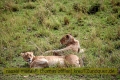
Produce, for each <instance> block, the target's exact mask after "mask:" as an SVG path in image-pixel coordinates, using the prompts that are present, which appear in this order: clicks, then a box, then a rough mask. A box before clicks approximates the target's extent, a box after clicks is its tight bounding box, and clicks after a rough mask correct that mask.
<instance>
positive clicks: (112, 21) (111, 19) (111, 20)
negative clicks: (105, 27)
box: [107, 15, 117, 25]
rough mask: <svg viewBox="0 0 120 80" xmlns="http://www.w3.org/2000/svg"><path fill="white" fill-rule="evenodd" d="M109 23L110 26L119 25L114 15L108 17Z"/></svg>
mask: <svg viewBox="0 0 120 80" xmlns="http://www.w3.org/2000/svg"><path fill="white" fill-rule="evenodd" d="M107 23H108V24H110V25H115V24H116V23H117V18H116V17H115V16H114V15H110V16H109V17H107Z"/></svg>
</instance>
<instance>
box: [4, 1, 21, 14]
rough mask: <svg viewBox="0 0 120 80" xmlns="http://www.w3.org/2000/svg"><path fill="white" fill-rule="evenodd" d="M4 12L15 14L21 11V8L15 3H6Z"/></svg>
mask: <svg viewBox="0 0 120 80" xmlns="http://www.w3.org/2000/svg"><path fill="white" fill-rule="evenodd" d="M4 10H6V11H13V12H16V11H19V6H18V4H15V3H14V2H12V1H11V2H9V1H8V2H5V4H4Z"/></svg>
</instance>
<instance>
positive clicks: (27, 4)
mask: <svg viewBox="0 0 120 80" xmlns="http://www.w3.org/2000/svg"><path fill="white" fill-rule="evenodd" d="M35 7H36V6H35V5H34V4H33V3H32V2H28V3H25V4H24V6H23V8H24V9H34V8H35Z"/></svg>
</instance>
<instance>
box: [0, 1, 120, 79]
mask: <svg viewBox="0 0 120 80" xmlns="http://www.w3.org/2000/svg"><path fill="white" fill-rule="evenodd" d="M68 33H70V34H72V35H73V36H74V37H75V38H76V39H77V40H79V41H80V44H81V47H82V48H85V49H86V51H85V53H81V54H77V55H78V56H79V57H81V56H82V55H84V56H85V58H84V64H85V66H84V67H88V68H95V67H97V68H101V67H102V68H118V69H120V1H119V0H1V1H0V70H1V71H0V80H13V79H14V80H103V79H105V80H111V79H113V80H117V79H120V76H119V75H114V76H113V75H82V76H81V75H52V74H51V75H30V76H29V77H27V78H24V77H23V76H22V75H3V74H2V69H3V68H11V67H15V68H21V67H28V66H27V64H26V62H25V61H24V60H23V59H22V57H21V56H20V53H21V52H26V51H33V52H34V53H35V55H41V54H42V53H43V52H45V51H47V50H52V49H60V48H61V45H60V41H59V40H60V38H61V37H62V36H63V35H65V34H68Z"/></svg>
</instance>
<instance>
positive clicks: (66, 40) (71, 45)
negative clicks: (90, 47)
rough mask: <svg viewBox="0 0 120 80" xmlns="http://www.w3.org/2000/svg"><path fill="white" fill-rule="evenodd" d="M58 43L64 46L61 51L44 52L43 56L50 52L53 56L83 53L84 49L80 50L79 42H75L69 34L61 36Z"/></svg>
mask: <svg viewBox="0 0 120 80" xmlns="http://www.w3.org/2000/svg"><path fill="white" fill-rule="evenodd" d="M60 43H61V44H62V45H65V46H66V47H65V48H63V49H59V50H49V51H46V52H45V54H46V53H51V52H52V53H53V54H54V55H63V53H64V52H65V51H73V52H77V53H82V52H84V49H81V48H80V44H79V41H78V40H76V39H75V38H74V37H73V36H72V35H71V34H67V35H65V36H63V37H62V38H61V39H60Z"/></svg>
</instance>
